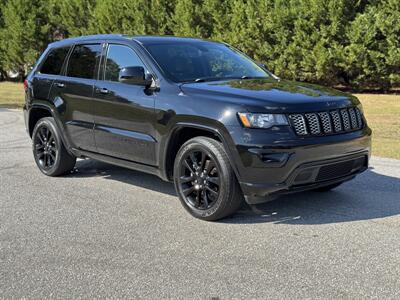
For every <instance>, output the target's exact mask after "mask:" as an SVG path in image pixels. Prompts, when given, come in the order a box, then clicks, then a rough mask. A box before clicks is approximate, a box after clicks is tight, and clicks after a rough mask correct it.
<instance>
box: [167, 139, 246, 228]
mask: <svg viewBox="0 0 400 300" xmlns="http://www.w3.org/2000/svg"><path fill="white" fill-rule="evenodd" d="M174 183H175V188H176V191H177V193H178V196H179V198H180V200H181V202H182V205H183V206H184V207H185V208H186V210H188V211H189V212H190V213H191V214H192V215H193V216H194V217H196V218H199V219H203V220H207V221H214V220H218V219H221V218H224V217H226V216H228V215H230V214H233V213H234V212H235V211H236V210H237V209H238V208H239V207H240V205H241V204H242V203H243V195H242V191H241V189H240V186H239V184H238V182H237V180H236V176H235V174H234V172H233V170H232V167H231V165H230V163H229V159H228V157H227V155H226V152H225V150H224V148H223V146H222V144H221V143H219V142H217V141H215V140H213V139H210V138H207V137H195V138H193V139H190V140H189V141H187V142H186V143H185V144H183V146H182V147H181V149H180V150H179V151H178V154H177V156H176V158H175V164H174Z"/></svg>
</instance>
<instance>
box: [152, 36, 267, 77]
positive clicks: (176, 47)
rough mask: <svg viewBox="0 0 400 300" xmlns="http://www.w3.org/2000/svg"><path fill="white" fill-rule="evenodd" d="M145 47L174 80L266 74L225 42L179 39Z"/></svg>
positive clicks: (262, 75) (260, 75)
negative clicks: (188, 41) (176, 41)
mask: <svg viewBox="0 0 400 300" xmlns="http://www.w3.org/2000/svg"><path fill="white" fill-rule="evenodd" d="M145 46H146V45H145ZM146 48H147V50H149V52H150V53H151V55H152V56H153V57H154V59H155V60H156V61H157V63H158V64H159V65H160V67H161V68H162V69H163V70H164V72H165V73H166V74H167V75H168V76H169V77H170V78H171V79H172V80H175V81H180V82H182V81H193V80H196V79H204V80H206V79H209V80H212V79H214V80H218V79H219V80H221V79H229V78H242V77H244V76H246V77H250V78H259V77H268V76H269V74H268V73H267V72H266V71H264V70H263V69H262V68H260V67H259V66H258V65H257V64H256V63H255V62H253V61H252V60H251V59H249V58H248V57H246V56H245V55H243V54H242V53H240V52H238V51H236V50H234V49H233V48H231V47H229V46H227V45H225V44H220V43H213V42H197V43H186V42H179V43H165V44H149V45H147V46H146Z"/></svg>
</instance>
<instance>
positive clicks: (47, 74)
mask: <svg viewBox="0 0 400 300" xmlns="http://www.w3.org/2000/svg"><path fill="white" fill-rule="evenodd" d="M69 49H70V46H67V47H61V48H54V49H50V50H49V51H48V53H47V55H46V57H45V58H44V60H43V63H42V64H41V65H40V66H39V67H38V71H37V72H36V73H35V75H34V77H33V79H32V89H33V97H34V98H35V99H36V100H48V99H49V93H50V88H51V85H52V83H53V81H54V79H55V78H57V76H58V75H59V74H60V72H61V70H62V67H63V64H64V61H65V58H66V57H67V54H68V51H69Z"/></svg>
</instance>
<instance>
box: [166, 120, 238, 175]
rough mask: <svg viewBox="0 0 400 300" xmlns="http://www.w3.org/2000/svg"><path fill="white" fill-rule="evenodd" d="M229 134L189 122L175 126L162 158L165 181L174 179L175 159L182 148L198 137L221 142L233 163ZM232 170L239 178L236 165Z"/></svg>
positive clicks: (167, 140)
mask: <svg viewBox="0 0 400 300" xmlns="http://www.w3.org/2000/svg"><path fill="white" fill-rule="evenodd" d="M225 131H226V130H225ZM227 134H228V132H224V131H223V129H219V128H216V127H213V126H209V125H203V124H196V123H188V122H180V123H177V124H175V126H174V127H173V128H172V130H171V132H170V134H169V136H168V138H167V139H166V143H165V147H163V149H165V151H164V155H163V157H162V159H163V161H162V162H161V166H162V167H163V169H164V170H163V171H164V172H163V173H164V177H165V179H166V180H171V179H172V176H173V167H174V161H175V157H176V154H177V153H178V151H179V149H180V148H181V146H182V145H183V144H184V143H185V142H186V141H188V140H189V139H191V138H194V137H197V136H206V137H209V138H212V139H215V140H217V141H219V142H221V143H222V144H223V146H224V149H225V151H226V153H227V155H228V157H229V159H230V161H232V151H231V145H232V143H231V141H230V138H229V137H227ZM232 168H233V170H234V171H235V174H236V176H238V172H237V169H236V166H235V164H232Z"/></svg>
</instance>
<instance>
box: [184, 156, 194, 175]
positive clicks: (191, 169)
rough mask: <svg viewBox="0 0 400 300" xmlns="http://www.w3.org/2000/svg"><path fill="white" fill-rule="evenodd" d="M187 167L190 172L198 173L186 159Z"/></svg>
mask: <svg viewBox="0 0 400 300" xmlns="http://www.w3.org/2000/svg"><path fill="white" fill-rule="evenodd" d="M185 166H186V168H188V169H189V171H190V172H191V173H192V174H194V173H196V171H195V170H193V167H192V166H191V165H190V164H189V163H188V161H187V160H186V159H185Z"/></svg>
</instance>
